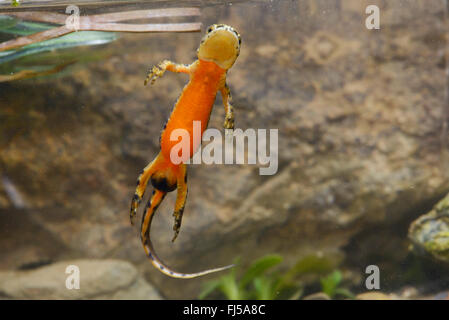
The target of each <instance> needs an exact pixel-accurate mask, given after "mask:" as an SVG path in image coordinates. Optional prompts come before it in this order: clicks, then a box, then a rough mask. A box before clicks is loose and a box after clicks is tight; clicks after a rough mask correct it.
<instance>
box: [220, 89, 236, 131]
mask: <svg viewBox="0 0 449 320" xmlns="http://www.w3.org/2000/svg"><path fill="white" fill-rule="evenodd" d="M220 93H221V96H222V98H223V105H224V108H225V113H226V115H225V121H224V124H223V126H224V128H225V129H234V108H233V107H232V105H231V101H232V97H231V90H230V89H229V87H228V85H227V83H226V81H225V82H224V84H223V85H222V86H221V87H220Z"/></svg>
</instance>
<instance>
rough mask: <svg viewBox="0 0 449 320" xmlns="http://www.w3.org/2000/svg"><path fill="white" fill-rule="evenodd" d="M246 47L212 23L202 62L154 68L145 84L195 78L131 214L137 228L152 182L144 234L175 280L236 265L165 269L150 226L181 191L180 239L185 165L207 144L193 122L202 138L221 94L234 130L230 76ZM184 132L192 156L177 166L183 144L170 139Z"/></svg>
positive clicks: (177, 219)
mask: <svg viewBox="0 0 449 320" xmlns="http://www.w3.org/2000/svg"><path fill="white" fill-rule="evenodd" d="M240 45H241V38H240V35H239V34H238V33H237V32H236V31H235V30H234V29H233V28H232V27H229V26H227V25H223V24H216V25H212V26H210V27H209V28H208V29H207V33H206V35H205V36H204V37H203V39H202V41H201V44H200V46H199V48H198V51H197V53H198V60H196V61H195V62H193V63H192V64H190V65H184V64H177V63H174V62H171V61H168V60H164V61H162V62H161V63H159V64H158V65H156V66H154V67H152V69H151V70H150V72H149V73H148V76H147V78H146V79H145V82H144V83H145V85H146V84H147V83H148V82H150V83H151V84H154V82H155V80H156V79H157V78H159V77H162V76H163V74H164V73H165V71H166V70H168V71H172V72H177V73H187V74H189V75H190V80H189V82H188V84H187V85H186V86H185V87H184V89H183V92H182V94H181V96H180V97H179V99H178V101H177V102H176V104H175V107H174V108H173V111H172V113H171V115H170V118H169V119H168V121H167V123H166V124H165V126H164V130H163V131H162V134H161V137H160V147H161V151H160V152H159V154H158V155H157V156H156V158H155V159H154V160H153V161H152V162H151V163H150V164H148V165H147V166H146V167H145V169H144V170H143V172H142V173H141V174H140V176H139V178H138V180H137V188H136V192H135V194H134V197H133V199H132V202H131V211H130V219H131V224H133V221H134V218H135V216H136V213H137V208H138V206H139V204H140V202H141V201H142V198H143V195H144V193H145V189H146V187H147V185H148V182H150V181H151V184H152V185H153V187H154V191H153V194H152V196H151V198H150V200H149V201H148V204H147V206H146V208H145V211H144V214H143V216H142V226H141V233H140V236H141V240H142V245H143V247H144V250H145V252H146V254H147V256H148V257H149V258H150V260H151V263H152V264H153V265H154V266H155V267H156V268H157V269H159V270H160V271H161V272H162V273H164V274H166V275H168V276H170V277H174V278H183V279H188V278H195V277H199V276H202V275H205V274H208V273H212V272H217V271H221V270H225V269H228V268H230V267H232V265H231V266H226V267H221V268H215V269H209V270H205V271H201V272H196V273H179V272H175V271H173V270H171V269H169V268H168V267H167V266H166V265H164V263H163V262H162V261H161V260H160V259H159V258H158V257H157V255H156V254H155V252H154V249H153V246H152V244H151V240H150V227H151V221H152V219H153V216H154V213H155V212H156V210H157V208H158V206H159V205H160V203H161V202H162V200H163V199H164V197H165V195H166V194H167V192H171V191H174V190H177V197H176V203H175V209H174V212H173V216H174V218H175V223H174V226H173V230H174V232H175V234H174V237H173V240H172V241H175V239H176V237H177V236H178V233H179V230H180V228H181V221H182V215H183V212H184V207H185V203H186V198H187V167H186V165H185V164H184V162H185V161H186V160H188V159H189V158H190V157H191V156H192V155H193V154H194V153H195V151H196V150H197V148H198V147H199V144H200V143H201V142H199V143H198V142H197V141H196V140H195V141H194V140H193V122H194V121H200V122H201V135H202V134H203V132H204V130H205V129H206V128H207V124H208V122H209V117H210V113H211V111H212V107H213V104H214V101H215V96H216V95H217V92H220V93H221V95H222V98H223V104H224V107H225V113H226V115H225V121H224V128H225V129H233V128H234V112H233V108H232V105H231V93H230V90H229V87H228V85H227V84H226V73H227V71H228V70H229V69H230V68H231V67H232V65H233V64H234V62H235V60H236V59H237V57H238V55H239V53H240ZM180 128H181V129H185V130H187V131H188V132H189V134H190V145H189V146H190V152H189V153H188V154H182V152H181V159H182V162H181V163H180V164H175V163H173V162H172V161H171V158H170V151H171V149H172V147H173V146H174V145H176V144H178V143H179V140H177V141H172V140H171V139H170V135H171V133H172V132H173V130H176V129H180ZM195 143H196V144H195Z"/></svg>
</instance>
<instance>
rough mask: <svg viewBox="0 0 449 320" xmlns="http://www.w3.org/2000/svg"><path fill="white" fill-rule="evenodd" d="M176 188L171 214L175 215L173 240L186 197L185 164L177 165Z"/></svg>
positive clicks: (177, 230) (179, 225)
mask: <svg viewBox="0 0 449 320" xmlns="http://www.w3.org/2000/svg"><path fill="white" fill-rule="evenodd" d="M177 189H178V194H177V196H176V203H175V211H174V212H173V216H174V217H175V224H174V225H173V231H175V235H174V236H173V239H172V241H175V240H176V237H178V234H179V229H180V228H181V222H182V215H183V213H184V207H185V204H186V199H187V166H186V165H185V164H181V165H180V166H179V171H178V175H177Z"/></svg>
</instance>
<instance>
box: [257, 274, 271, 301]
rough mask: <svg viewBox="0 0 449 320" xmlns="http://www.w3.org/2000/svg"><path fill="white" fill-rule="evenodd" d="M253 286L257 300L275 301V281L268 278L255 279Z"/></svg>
mask: <svg viewBox="0 0 449 320" xmlns="http://www.w3.org/2000/svg"><path fill="white" fill-rule="evenodd" d="M253 285H254V289H255V291H256V292H255V294H256V299H257V300H273V299H274V298H275V296H276V292H275V291H274V288H273V281H272V280H271V279H269V278H268V277H266V276H260V277H257V278H254V280H253Z"/></svg>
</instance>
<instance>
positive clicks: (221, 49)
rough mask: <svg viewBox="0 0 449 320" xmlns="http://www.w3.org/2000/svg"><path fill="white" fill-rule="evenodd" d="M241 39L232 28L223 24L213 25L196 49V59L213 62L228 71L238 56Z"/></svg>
mask: <svg viewBox="0 0 449 320" xmlns="http://www.w3.org/2000/svg"><path fill="white" fill-rule="evenodd" d="M241 43H242V39H241V37H240V35H239V33H238V32H237V31H235V30H234V28H232V27H230V26H227V25H225V24H213V25H211V26H210V27H208V28H207V33H206V34H205V35H204V37H203V39H202V40H201V44H200V47H199V48H198V59H200V60H205V61H212V62H215V63H216V64H217V65H218V66H219V67H221V68H223V69H225V70H228V69H230V68H231V67H232V65H233V64H234V62H235V60H236V59H237V57H238V56H239V54H240V45H241Z"/></svg>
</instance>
